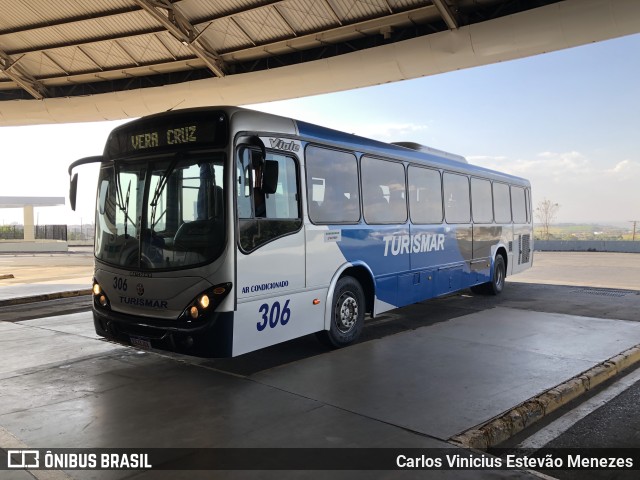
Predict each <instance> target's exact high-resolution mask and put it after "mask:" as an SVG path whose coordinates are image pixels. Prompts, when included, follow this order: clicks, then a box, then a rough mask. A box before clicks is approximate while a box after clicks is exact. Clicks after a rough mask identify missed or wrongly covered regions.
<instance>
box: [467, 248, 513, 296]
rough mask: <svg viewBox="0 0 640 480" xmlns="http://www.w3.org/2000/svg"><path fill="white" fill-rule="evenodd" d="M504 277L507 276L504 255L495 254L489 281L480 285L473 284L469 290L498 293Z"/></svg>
mask: <svg viewBox="0 0 640 480" xmlns="http://www.w3.org/2000/svg"><path fill="white" fill-rule="evenodd" d="M505 278H507V266H506V265H505V263H504V257H503V256H502V255H496V259H495V261H494V262H493V274H492V275H491V281H490V282H487V283H483V284H481V285H474V286H473V287H471V291H472V292H473V293H479V294H481V295H499V294H500V293H501V292H502V290H504V281H505Z"/></svg>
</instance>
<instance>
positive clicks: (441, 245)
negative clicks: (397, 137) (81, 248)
mask: <svg viewBox="0 0 640 480" xmlns="http://www.w3.org/2000/svg"><path fill="white" fill-rule="evenodd" d="M90 162H100V164H101V167H100V174H99V179H98V186H97V199H96V231H95V275H94V283H93V317H94V323H95V329H96V332H97V333H98V334H99V335H102V336H104V337H108V338H112V339H115V340H118V341H121V342H127V343H131V344H133V345H136V346H144V347H156V348H161V349H172V350H176V351H180V352H184V353H188V354H192V355H199V356H237V355H241V354H243V353H247V352H251V351H253V350H256V349H260V348H263V347H267V346H269V345H274V344H277V343H279V342H284V341H287V340H290V339H293V338H296V337H300V336H303V335H307V334H311V333H318V335H319V336H321V337H322V338H323V339H324V340H325V341H326V342H328V343H329V344H330V345H332V346H334V347H341V346H344V345H348V344H350V343H351V342H353V341H355V340H356V339H357V338H358V336H359V334H360V333H361V331H362V328H363V324H364V321H365V316H371V317H375V316H376V315H379V314H381V313H383V312H386V311H388V310H390V309H394V308H398V307H402V306H404V305H408V304H411V303H415V302H419V301H422V300H426V299H430V298H434V297H439V296H442V295H447V294H450V293H452V292H456V291H459V290H462V289H467V288H472V289H473V290H474V291H476V292H485V293H489V294H498V293H500V291H501V290H502V289H503V288H504V285H505V277H506V276H507V275H508V274H514V273H517V272H519V271H522V270H524V269H526V268H528V267H530V266H531V262H532V247H533V245H532V241H533V235H532V218H531V190H530V184H529V182H528V181H527V180H524V179H522V178H518V177H514V176H511V175H506V174H504V173H499V172H496V171H492V170H488V169H485V168H481V167H477V166H473V165H470V164H468V163H467V162H466V160H465V159H464V158H463V157H460V156H457V155H453V154H449V153H446V152H441V151H438V150H434V149H429V148H428V147H422V146H418V145H415V144H403V145H401V144H387V143H382V142H378V141H374V140H370V139H366V138H362V137H358V136H354V135H350V134H346V133H342V132H338V131H335V130H331V129H328V128H323V127H320V126H316V125H312V124H309V123H306V122H302V121H298V120H293V119H290V118H282V117H278V116H274V115H269V114H265V113H260V112H255V111H251V110H246V109H241V108H236V107H215V108H197V109H188V110H178V111H172V112H166V113H161V114H157V115H152V116H149V117H146V118H142V119H139V120H135V121H132V122H130V123H127V124H125V125H123V126H121V127H118V128H116V129H115V130H114V131H113V132H112V133H111V135H110V136H109V139H108V141H107V144H106V146H105V149H104V153H103V155H101V156H96V157H89V158H84V159H81V160H78V161H76V162H74V163H73V164H72V165H71V166H70V167H69V173H70V175H71V174H72V173H73V172H72V170H73V169H74V168H75V167H77V166H78V165H82V164H85V163H90ZM76 188H77V174H75V175H73V177H72V180H71V192H70V198H71V204H72V207H75V196H76V193H75V192H76Z"/></svg>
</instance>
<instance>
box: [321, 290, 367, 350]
mask: <svg viewBox="0 0 640 480" xmlns="http://www.w3.org/2000/svg"><path fill="white" fill-rule="evenodd" d="M364 310H365V297H364V291H363V290H362V286H361V285H360V283H359V282H358V281H357V280H356V279H355V278H353V277H342V278H341V279H339V280H338V283H337V284H336V289H335V291H334V293H333V300H332V302H331V326H330V328H329V330H325V331H323V332H319V333H320V335H319V336H320V339H321V340H322V341H323V343H325V344H328V345H329V346H331V347H333V348H340V347H344V346H346V345H349V344H350V343H353V342H354V341H355V340H357V338H358V337H359V336H360V333H361V332H362V327H363V326H364Z"/></svg>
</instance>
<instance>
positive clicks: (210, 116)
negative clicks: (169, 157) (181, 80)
mask: <svg viewBox="0 0 640 480" xmlns="http://www.w3.org/2000/svg"><path fill="white" fill-rule="evenodd" d="M227 138H228V128H227V118H226V115H225V114H224V112H221V111H219V110H208V111H203V110H197V111H190V112H187V111H185V112H175V113H173V112H172V113H166V114H161V115H158V116H156V117H151V118H148V119H143V120H140V121H137V122H131V123H130V124H127V125H123V126H122V127H120V128H118V129H116V130H115V131H114V132H113V133H112V134H111V136H110V137H109V140H108V142H107V147H106V149H105V156H107V157H110V158H116V157H122V156H126V155H131V154H135V153H137V152H139V153H145V152H147V151H152V150H160V149H163V150H168V149H175V148H180V147H183V148H184V147H187V146H209V147H224V146H226V144H227V141H228V140H227Z"/></svg>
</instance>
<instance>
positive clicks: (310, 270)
mask: <svg viewBox="0 0 640 480" xmlns="http://www.w3.org/2000/svg"><path fill="white" fill-rule="evenodd" d="M306 229H307V286H308V287H311V288H313V287H318V286H321V287H325V286H328V284H329V282H330V280H331V279H332V278H333V276H334V274H335V272H336V271H337V270H338V268H339V267H340V266H341V265H343V264H344V263H364V264H366V265H367V266H368V267H369V268H370V269H371V271H372V272H373V275H374V282H375V284H376V292H375V293H376V311H377V312H380V311H384V310H389V309H390V308H394V307H397V306H398V305H399V303H398V278H397V277H398V275H399V274H402V273H406V272H407V271H408V270H409V267H410V263H409V262H410V259H409V253H408V251H407V247H406V245H405V247H404V249H403V247H402V237H407V240H406V242H405V243H406V244H408V237H409V229H408V227H407V226H405V225H401V226H397V225H389V226H386V225H376V226H375V227H369V226H367V227H365V228H362V227H361V226H360V225H332V226H319V225H307V227H306ZM329 300H330V299H329Z"/></svg>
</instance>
